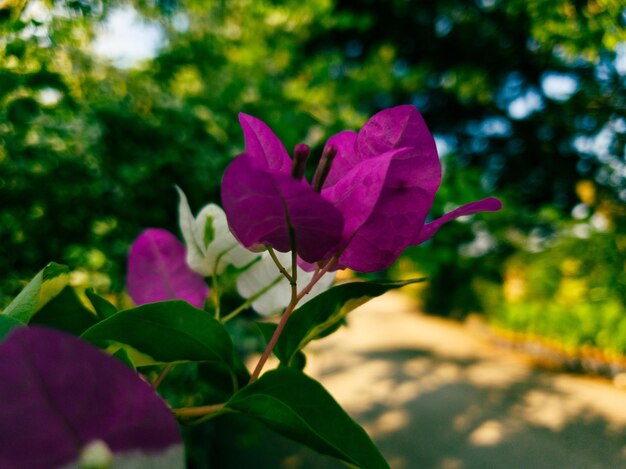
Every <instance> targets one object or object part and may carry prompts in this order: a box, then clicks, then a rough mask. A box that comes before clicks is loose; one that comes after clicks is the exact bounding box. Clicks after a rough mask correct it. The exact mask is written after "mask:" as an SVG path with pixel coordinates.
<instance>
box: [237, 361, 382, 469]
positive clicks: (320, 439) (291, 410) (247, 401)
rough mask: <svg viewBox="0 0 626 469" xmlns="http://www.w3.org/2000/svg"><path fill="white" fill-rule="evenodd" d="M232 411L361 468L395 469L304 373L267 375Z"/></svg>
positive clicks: (241, 393) (286, 370)
mask: <svg viewBox="0 0 626 469" xmlns="http://www.w3.org/2000/svg"><path fill="white" fill-rule="evenodd" d="M226 408H227V409H229V410H234V411H237V412H241V413H244V414H246V415H248V416H250V417H253V418H255V419H257V420H259V421H260V422H262V423H263V424H264V425H266V426H267V427H269V428H271V429H272V430H274V431H276V432H278V433H280V434H282V435H284V436H286V437H288V438H291V439H292V440H295V441H298V442H300V443H302V444H304V445H307V446H309V447H310V448H313V449H314V450H316V451H318V452H320V453H322V454H328V455H330V456H334V457H336V458H337V459H339V460H341V461H345V462H346V463H349V464H352V465H354V466H356V467H362V468H372V469H374V468H388V467H389V465H388V464H387V463H386V462H385V460H384V458H383V456H382V455H381V454H380V452H379V451H378V449H376V446H374V444H373V443H372V441H371V440H370V439H369V437H368V436H367V433H365V431H364V430H363V429H362V428H361V427H360V426H359V425H358V424H356V423H355V422H354V420H352V419H351V418H350V416H348V414H346V413H345V412H344V410H343V409H342V408H341V407H340V406H339V404H337V402H336V401H335V400H334V399H333V398H332V396H331V395H330V394H328V392H327V391H326V390H325V389H324V388H323V387H322V385H321V384H319V383H318V382H317V381H315V380H313V379H311V378H309V377H308V376H306V375H304V374H303V373H302V372H300V371H298V370H294V369H292V368H281V369H278V370H274V371H270V372H267V373H266V374H264V375H263V376H262V377H261V378H260V379H259V380H257V381H255V382H254V383H252V384H250V385H249V386H246V387H245V388H244V389H242V390H241V391H239V392H237V393H236V394H235V395H234V396H233V397H231V398H230V400H229V401H228V402H227V403H226Z"/></svg>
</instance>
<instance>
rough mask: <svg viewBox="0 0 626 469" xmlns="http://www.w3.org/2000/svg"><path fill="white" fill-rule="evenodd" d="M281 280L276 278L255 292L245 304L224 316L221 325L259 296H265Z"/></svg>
mask: <svg viewBox="0 0 626 469" xmlns="http://www.w3.org/2000/svg"><path fill="white" fill-rule="evenodd" d="M282 279H283V276H282V275H279V276H277V277H276V278H275V279H274V280H272V283H270V284H269V285H267V286H266V287H264V288H262V289H261V290H259V291H258V292H256V293H255V294H254V295H252V296H250V298H248V299H247V300H246V301H245V302H243V303H242V304H241V305H240V306H238V307H237V308H235V309H234V310H232V311H231V312H230V313H228V314H227V315H226V316H224V317H223V318H222V319H221V321H222V324H223V323H225V322H227V321H230V320H231V319H232V318H234V317H235V316H237V315H238V314H239V313H241V312H242V311H243V310H245V309H246V308H247V307H248V306H250V305H251V304H252V303H253V302H254V300H256V299H257V298H259V297H260V296H263V295H265V294H266V293H267V292H268V291H269V290H271V289H272V288H273V287H274V286H275V285H276V284H277V283H278V282H280V281H281V280H282Z"/></svg>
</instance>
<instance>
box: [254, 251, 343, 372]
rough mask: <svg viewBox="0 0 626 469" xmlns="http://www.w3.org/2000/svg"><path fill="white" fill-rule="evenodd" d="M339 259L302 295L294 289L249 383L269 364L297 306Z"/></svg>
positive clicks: (320, 273) (310, 283)
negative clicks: (273, 351) (269, 359)
mask: <svg viewBox="0 0 626 469" xmlns="http://www.w3.org/2000/svg"><path fill="white" fill-rule="evenodd" d="M337 259H338V256H335V257H333V258H332V259H331V260H330V261H328V263H327V264H326V265H325V266H324V268H323V269H321V270H319V271H317V272H316V273H315V274H314V275H313V278H312V279H311V281H310V282H309V283H308V284H307V285H306V286H305V287H304V288H303V289H302V291H301V292H300V293H295V294H294V289H292V297H291V301H290V302H289V304H288V305H287V308H286V309H285V312H284V313H283V315H282V317H281V318H280V321H279V322H278V326H277V327H276V330H275V331H274V334H273V335H272V338H271V339H270V341H269V343H268V344H267V347H265V350H264V351H263V355H261V358H260V359H259V362H258V363H257V365H256V367H255V368H254V371H253V372H252V376H251V377H250V381H249V382H250V383H252V382H253V381H256V379H257V378H258V377H259V375H260V374H261V371H262V370H263V367H264V366H265V362H267V359H268V358H269V356H270V354H271V353H272V350H273V349H274V346H275V345H276V342H278V338H279V337H280V334H281V332H282V331H283V329H284V328H285V324H287V319H289V316H290V315H291V313H292V312H293V310H294V309H296V305H297V304H298V302H299V301H300V300H301V299H302V298H303V297H304V295H306V294H307V293H309V292H310V291H311V288H313V287H314V286H315V284H316V283H317V282H318V281H319V280H320V279H321V278H322V277H323V276H324V274H325V273H326V272H328V271H329V270H330V269H331V268H332V267H333V266H334V265H335V264H336V263H337Z"/></svg>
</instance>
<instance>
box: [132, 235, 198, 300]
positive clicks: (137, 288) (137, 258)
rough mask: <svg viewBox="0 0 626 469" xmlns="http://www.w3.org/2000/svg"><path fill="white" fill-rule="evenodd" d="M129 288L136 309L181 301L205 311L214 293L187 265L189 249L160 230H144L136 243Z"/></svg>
mask: <svg viewBox="0 0 626 469" xmlns="http://www.w3.org/2000/svg"><path fill="white" fill-rule="evenodd" d="M126 285H127V289H128V294H129V295H130V297H131V298H132V299H133V301H134V302H135V304H136V305H142V304H146V303H153V302H155V301H165V300H175V299H180V300H185V301H187V302H188V303H190V304H191V305H193V306H195V307H196V308H199V309H202V308H203V307H204V302H205V300H206V299H207V298H208V296H209V293H210V291H209V287H208V286H207V284H206V283H205V281H204V278H203V277H202V276H201V275H200V274H197V273H196V272H194V271H192V270H191V268H190V267H189V266H188V265H187V260H186V253H185V246H184V245H183V244H182V243H181V242H180V241H179V240H178V239H177V238H176V236H174V235H173V234H172V233H170V232H169V231H167V230H163V229H160V228H148V229H146V230H144V231H143V232H142V233H141V234H140V235H139V236H138V237H137V239H136V240H135V242H134V243H133V245H132V247H131V249H130V254H129V256H128V275H127V277H126Z"/></svg>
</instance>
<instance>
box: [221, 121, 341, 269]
mask: <svg viewBox="0 0 626 469" xmlns="http://www.w3.org/2000/svg"><path fill="white" fill-rule="evenodd" d="M240 121H241V125H242V128H243V130H244V136H245V139H246V152H245V153H243V154H242V155H240V156H238V157H237V158H236V159H235V160H234V161H233V162H232V163H231V164H230V165H229V166H228V168H227V169H226V172H225V173H224V179H223V181H222V203H223V205H224V211H225V212H226V216H227V218H228V224H229V226H230V229H231V231H232V232H233V234H234V235H235V237H236V238H237V239H238V240H239V241H240V242H241V243H242V244H243V245H244V246H245V247H247V248H248V249H251V250H256V251H260V250H262V249H263V248H264V246H271V247H273V248H274V249H276V250H278V251H281V252H287V251H290V250H291V247H292V237H293V238H294V239H295V243H296V246H297V253H298V255H299V256H300V257H301V258H302V259H304V260H305V261H307V262H317V261H319V260H320V259H323V258H324V257H326V256H327V255H329V254H330V253H332V252H333V251H334V250H335V249H337V247H338V244H339V241H340V240H341V233H342V228H343V217H342V215H341V213H340V212H339V210H338V209H337V208H335V207H334V206H333V205H332V204H331V203H330V202H328V201H326V200H324V199H323V198H322V197H321V195H320V194H318V193H317V192H315V191H314V190H313V189H312V188H311V187H310V186H309V185H308V184H307V183H306V180H303V179H297V178H294V177H292V176H291V164H292V163H291V160H290V158H289V155H288V154H287V151H286V150H285V147H284V146H283V144H282V143H281V142H280V140H278V138H277V137H276V136H275V135H274V133H273V132H272V131H271V130H270V129H269V127H267V125H265V124H264V123H263V122H261V121H260V120H258V119H255V118H254V117H251V116H247V115H245V114H242V115H241V116H240Z"/></svg>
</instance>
